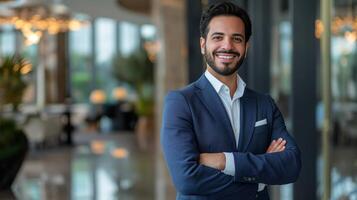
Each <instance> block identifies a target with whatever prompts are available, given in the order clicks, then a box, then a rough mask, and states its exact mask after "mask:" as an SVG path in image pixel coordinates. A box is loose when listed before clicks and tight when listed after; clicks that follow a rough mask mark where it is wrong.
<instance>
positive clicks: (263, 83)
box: [244, 0, 271, 93]
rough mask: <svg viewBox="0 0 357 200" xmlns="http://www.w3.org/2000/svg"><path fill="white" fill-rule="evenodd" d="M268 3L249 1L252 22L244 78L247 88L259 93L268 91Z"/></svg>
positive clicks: (269, 29)
mask: <svg viewBox="0 0 357 200" xmlns="http://www.w3.org/2000/svg"><path fill="white" fill-rule="evenodd" d="M270 4H271V3H270V1H261V0H249V1H248V13H249V15H250V18H251V20H252V37H251V38H250V41H249V46H250V47H249V50H248V56H247V63H246V66H244V67H245V68H246V70H247V72H245V73H246V74H245V76H247V77H244V78H245V80H246V82H247V85H248V87H250V88H253V89H255V90H257V91H259V92H263V93H269V91H270V48H271V47H270V43H271V34H270V33H271V20H270V19H271V16H270V15H271V13H270V10H271V9H270Z"/></svg>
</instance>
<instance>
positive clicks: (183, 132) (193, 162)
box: [161, 92, 234, 195]
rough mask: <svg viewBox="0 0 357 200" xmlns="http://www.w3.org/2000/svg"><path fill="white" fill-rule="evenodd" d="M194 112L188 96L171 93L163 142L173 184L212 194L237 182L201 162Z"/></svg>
mask: <svg viewBox="0 0 357 200" xmlns="http://www.w3.org/2000/svg"><path fill="white" fill-rule="evenodd" d="M193 130H194V129H193V123H192V115H191V111H190V108H189V106H188V104H187V101H186V99H185V97H184V96H183V95H182V94H181V93H179V92H170V93H169V94H168V95H167V97H166V100H165V105H164V113H163V123H162V129H161V145H162V149H163V153H164V157H165V159H166V162H167V165H168V168H169V172H170V174H171V177H172V180H173V183H174V185H175V187H176V189H177V190H178V192H179V193H181V194H184V195H209V194H213V193H216V192H220V191H222V190H224V189H225V188H226V187H228V186H230V185H232V184H234V180H233V179H234V178H233V177H232V176H228V175H225V174H224V173H222V172H221V171H220V170H216V169H213V168H210V167H206V166H203V165H200V164H199V163H198V160H199V155H200V152H199V149H198V145H197V140H196V137H195V133H194V131H193Z"/></svg>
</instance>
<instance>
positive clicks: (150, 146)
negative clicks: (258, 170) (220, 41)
mask: <svg viewBox="0 0 357 200" xmlns="http://www.w3.org/2000/svg"><path fill="white" fill-rule="evenodd" d="M321 1H322V0H321ZM210 2H213V1H208V0H101V1H95V0H0V199H21V200H22V199H24V200H27V199H29V200H32V199H34V200H37V199H40V200H42V199H51V200H56V199H61V200H62V199H73V200H77V199H80V200H82V199H83V200H87V199H93V200H94V199H95V200H100V199H104V200H110V199H124V200H150V199H155V200H169V199H175V189H174V187H173V185H172V182H171V180H170V177H169V175H168V172H167V168H166V165H165V162H164V160H163V158H162V154H161V150H160V145H159V142H158V141H159V134H160V126H161V112H162V105H163V99H164V96H165V95H166V93H167V92H168V91H169V90H172V89H176V88H180V87H183V86H185V85H187V84H188V83H191V82H193V81H195V80H196V79H197V78H198V77H200V75H201V74H202V72H203V71H204V67H203V66H204V64H203V61H202V57H201V53H200V49H199V20H200V15H201V12H202V9H204V8H205V7H206V6H207V5H208V3H210ZM234 2H235V3H237V4H238V5H240V6H242V7H243V8H245V9H246V10H247V11H248V12H249V14H250V16H251V19H252V22H253V36H252V38H251V41H250V49H249V53H248V57H247V59H246V61H245V63H244V66H243V67H242V68H241V71H240V72H239V74H240V75H241V76H242V77H243V79H244V80H245V82H247V84H248V86H249V87H250V88H253V89H255V90H258V91H260V92H263V93H269V94H270V95H271V96H272V97H273V98H274V99H275V101H276V102H277V104H278V106H279V108H280V110H281V111H282V113H283V115H284V117H285V121H286V124H287V127H288V129H289V131H290V132H291V133H292V134H293V135H294V137H295V138H296V140H297V142H298V144H299V146H300V148H301V151H302V159H303V169H302V172H301V176H300V178H299V180H298V181H297V182H296V183H294V184H289V185H283V186H272V187H271V188H270V190H271V199H273V200H293V199H294V200H302V199H304V200H310V199H311V200H314V199H322V198H323V197H324V199H332V200H357V153H356V152H357V41H356V39H357V1H356V0H335V1H332V2H331V1H328V0H325V1H324V2H320V1H316V0H299V1H293V0H269V1H262V0H249V1H248V0H235V1H234ZM324 3H325V4H326V5H327V6H330V8H331V10H330V11H331V12H328V10H329V9H326V7H324V6H323V4H324ZM327 8H329V7H327ZM323 13H327V21H328V22H329V23H330V27H329V26H328V25H326V24H324V23H323V19H321V17H320V16H321V15H322V14H323ZM322 38H327V40H325V41H328V42H327V44H330V46H324V45H321V44H322ZM324 69H327V71H330V72H331V74H328V73H327V74H326V73H325V71H324ZM323 81H325V82H323ZM322 82H323V84H322ZM326 86H328V87H326ZM326 94H327V97H328V98H323V97H324V95H326ZM326 116H327V117H326ZM326 133H327V134H326ZM324 136H325V137H324ZM323 138H325V140H324V139H323ZM326 139H327V140H326Z"/></svg>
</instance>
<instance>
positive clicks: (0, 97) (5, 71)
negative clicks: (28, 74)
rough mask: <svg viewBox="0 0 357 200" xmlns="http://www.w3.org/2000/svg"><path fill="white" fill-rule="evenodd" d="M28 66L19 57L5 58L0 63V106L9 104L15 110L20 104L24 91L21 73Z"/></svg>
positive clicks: (24, 85)
mask: <svg viewBox="0 0 357 200" xmlns="http://www.w3.org/2000/svg"><path fill="white" fill-rule="evenodd" d="M28 65H29V63H28V62H27V61H26V60H25V59H24V58H23V57H20V56H7V57H5V58H4V59H3V61H2V62H1V63H0V105H2V104H7V103H11V104H13V106H14V107H15V108H17V106H18V105H19V104H20V103H21V100H22V95H23V93H24V91H25V89H26V82H25V81H24V80H23V73H22V72H23V71H24V68H25V67H28ZM25 70H26V69H25Z"/></svg>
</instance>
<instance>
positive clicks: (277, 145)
mask: <svg viewBox="0 0 357 200" xmlns="http://www.w3.org/2000/svg"><path fill="white" fill-rule="evenodd" d="M282 142H283V139H282V138H279V139H278V140H277V141H276V143H275V144H274V145H272V147H271V149H270V151H269V153H274V152H277V151H281V150H280V149H279V147H280V145H281V143H282Z"/></svg>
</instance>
